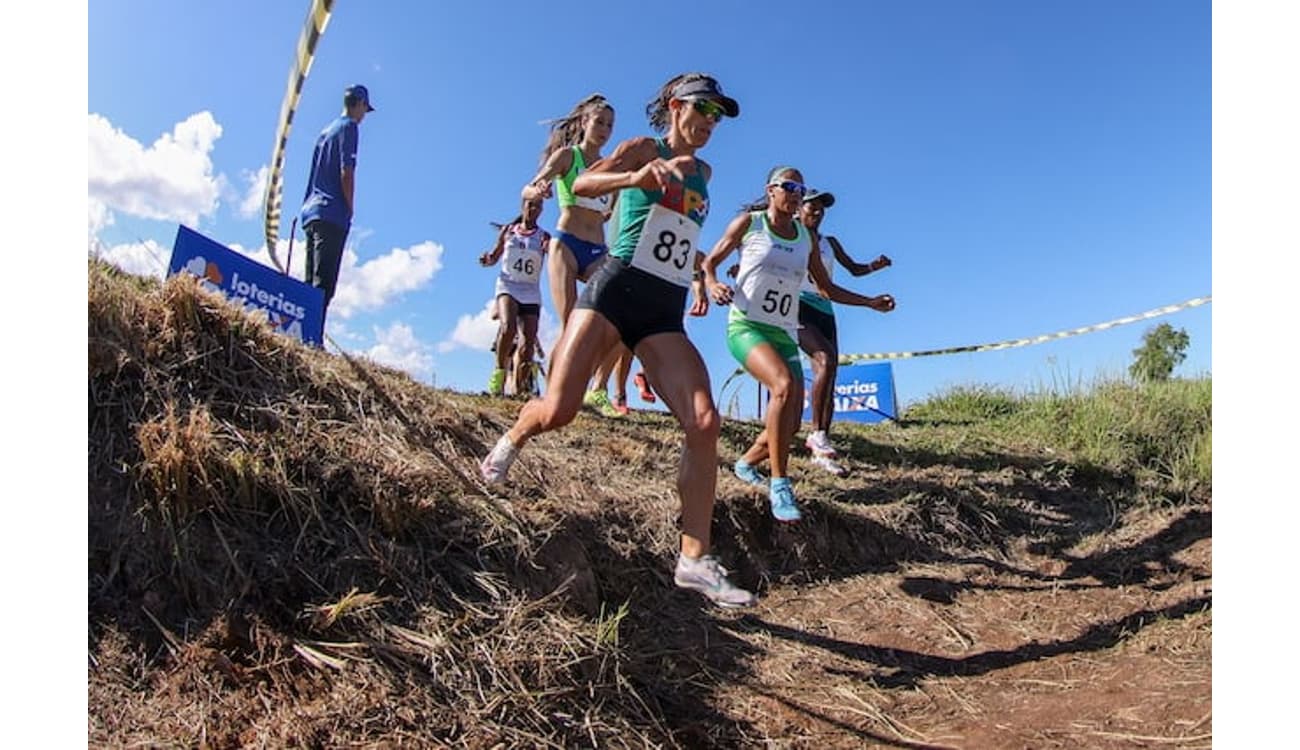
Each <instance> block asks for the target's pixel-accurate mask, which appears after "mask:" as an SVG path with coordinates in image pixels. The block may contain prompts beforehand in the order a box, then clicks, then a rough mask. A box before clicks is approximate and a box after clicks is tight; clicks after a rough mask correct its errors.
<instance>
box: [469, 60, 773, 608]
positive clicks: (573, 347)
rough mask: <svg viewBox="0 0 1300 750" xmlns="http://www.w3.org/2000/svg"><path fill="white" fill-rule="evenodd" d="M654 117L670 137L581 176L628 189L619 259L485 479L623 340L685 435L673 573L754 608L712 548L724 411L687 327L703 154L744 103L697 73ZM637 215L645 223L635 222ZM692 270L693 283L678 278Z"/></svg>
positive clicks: (567, 334) (500, 469)
mask: <svg viewBox="0 0 1300 750" xmlns="http://www.w3.org/2000/svg"><path fill="white" fill-rule="evenodd" d="M646 113H647V115H648V116H649V120H650V126H651V127H652V128H653V129H654V130H655V131H657V132H660V133H664V134H665V137H664V138H663V139H661V140H656V139H653V138H633V139H631V140H627V141H624V142H622V143H620V144H619V145H618V147H617V148H615V149H614V153H613V154H611V155H610V156H609V158H606V159H602V160H601V161H600V162H599V163H597V164H593V165H592V166H591V168H590V169H588V170H587V171H586V172H583V173H582V174H580V175H578V178H577V179H576V180H575V181H574V183H573V191H574V193H575V194H577V195H582V196H587V197H595V196H599V195H606V194H609V193H613V192H615V191H622V192H621V193H620V196H619V203H620V204H623V206H622V207H621V208H620V209H619V210H620V215H621V216H623V217H625V218H626V219H627V221H624V222H623V223H622V226H621V227H620V232H619V240H618V241H617V242H616V243H615V247H616V250H617V255H616V257H614V258H611V259H610V260H608V261H606V262H605V263H604V264H602V265H601V267H600V270H598V271H597V272H596V274H595V276H593V277H592V279H591V281H590V282H589V283H588V284H587V288H586V289H585V290H584V291H583V295H582V299H581V300H580V301H579V303H578V306H577V307H576V308H575V309H574V311H573V315H572V316H571V319H570V320H569V325H568V327H567V328H566V329H565V331H564V334H563V335H562V337H561V338H560V341H559V343H558V344H556V347H555V358H554V360H553V361H552V363H551V372H550V376H549V377H548V378H547V379H546V393H545V395H543V396H542V398H541V399H538V400H534V401H529V402H528V404H526V405H525V406H524V408H523V410H522V411H521V412H520V413H519V418H518V419H517V420H516V421H515V424H514V426H513V427H511V428H510V430H509V431H508V432H506V434H505V435H503V436H501V439H500V440H498V441H497V443H496V445H494V446H493V448H492V450H491V451H490V452H489V453H488V455H487V456H486V457H485V458H484V459H483V462H482V464H481V465H480V470H481V472H482V474H483V478H484V480H486V481H487V482H490V483H498V482H501V481H504V479H505V477H506V473H507V472H508V471H509V469H510V466H511V464H512V463H513V462H514V460H515V457H516V456H517V455H518V452H519V449H520V447H521V446H522V445H523V444H524V443H525V442H527V441H528V440H529V439H530V438H532V437H533V436H535V435H538V434H540V433H543V432H547V431H550V430H555V429H558V428H560V427H563V426H564V425H566V424H568V423H569V422H570V421H572V420H573V418H574V416H576V415H577V413H578V409H579V405H580V403H581V400H582V393H583V389H584V388H585V387H586V382H587V378H588V377H589V376H590V374H591V372H592V370H593V369H595V367H596V364H597V363H598V362H599V361H600V358H601V357H602V356H603V355H604V353H605V352H606V351H608V350H609V348H610V347H611V346H613V345H614V344H615V343H616V342H618V341H620V340H622V341H623V342H624V343H626V344H627V345H628V347H629V348H630V349H632V350H633V352H634V353H635V354H636V356H637V357H639V358H640V359H641V361H642V362H643V363H644V364H645V369H646V374H647V375H648V376H649V377H650V380H651V382H652V383H654V386H655V390H656V391H657V392H658V394H659V397H660V398H662V399H663V401H664V404H665V405H666V406H667V407H668V409H669V411H671V412H672V414H673V415H674V416H675V417H677V421H678V423H679V424H680V425H681V427H682V431H683V433H684V443H685V444H684V446H683V450H682V460H681V465H680V468H679V469H678V475H677V489H678V492H679V495H680V498H681V531H682V536H681V545H680V547H679V553H678V557H677V567H676V570H675V571H674V574H673V581H674V582H675V583H676V585H677V586H678V587H680V588H684V589H689V590H692V591H698V592H700V593H702V594H704V595H705V596H706V597H707V598H708V599H709V600H710V601H711V602H713V603H714V604H717V605H719V606H724V607H745V606H750V605H752V604H754V603H755V602H756V598H755V596H754V595H753V594H752V593H750V592H749V591H746V590H745V589H743V588H740V587H738V586H736V585H735V584H733V583H732V582H731V580H730V579H729V578H728V576H727V572H726V570H725V569H723V567H722V566H721V564H720V563H719V561H718V559H717V558H716V557H714V556H713V555H712V554H710V550H711V547H712V534H711V532H712V529H711V524H712V518H713V503H714V493H715V491H716V489H717V481H718V463H717V459H718V432H719V430H720V428H721V419H720V417H719V416H718V410H717V408H716V407H715V406H714V403H713V394H712V389H711V388H710V385H709V373H708V370H707V369H706V368H705V366H704V360H703V358H702V357H701V356H700V353H699V351H698V350H697V349H696V348H695V345H694V344H692V343H691V341H690V339H688V338H687V337H686V331H685V328H684V327H683V325H682V316H683V314H684V312H685V310H684V308H685V304H686V292H687V287H690V288H691V289H692V291H693V292H694V293H695V294H696V295H697V302H698V303H703V308H702V307H701V306H700V305H699V304H697V305H696V306H695V307H693V308H692V310H691V312H692V313H701V314H702V313H703V312H704V310H705V309H707V302H706V301H705V300H704V298H703V296H702V295H703V285H702V283H700V282H698V281H694V280H693V276H692V274H693V271H694V269H695V268H696V263H697V262H698V261H697V258H698V257H701V256H699V255H698V252H697V250H696V248H695V247H694V241H695V240H696V239H698V235H699V226H700V223H702V222H703V221H704V216H705V215H706V214H707V213H708V203H707V198H706V196H707V194H708V193H707V190H706V189H704V186H705V185H706V184H707V182H708V179H709V176H710V169H709V166H708V165H707V164H705V163H704V162H702V161H700V160H698V159H697V158H696V156H695V154H696V152H697V151H698V150H699V149H700V148H702V147H703V146H704V145H705V144H706V143H708V142H709V138H710V136H711V135H712V134H713V129H714V128H715V127H717V126H718V124H719V123H720V121H721V120H722V118H723V117H724V116H726V117H735V116H737V115H738V114H740V107H739V105H737V104H736V100H734V99H732V98H730V97H728V96H726V95H724V94H723V93H722V89H721V87H720V86H719V85H718V82H717V81H716V80H714V79H713V78H711V77H709V76H706V75H703V74H701V73H689V74H686V75H681V76H677V77H675V78H673V79H672V80H670V81H668V83H666V84H665V85H664V86H663V87H661V88H660V90H659V93H658V94H657V95H656V96H655V98H654V99H652V100H651V102H650V104H649V105H648V106H647V107H646ZM692 194H694V195H696V196H698V198H699V199H700V203H698V204H697V203H695V202H694V200H693V199H692V198H691V195H692ZM633 222H639V226H638V227H637V228H635V229H634V228H633V227H632V226H631V224H632V223H633ZM683 241H687V242H689V246H687V245H683V244H682V242H683ZM656 256H662V257H663V258H664V259H665V260H664V261H663V262H662V263H660V265H659V266H654V265H653V263H654V262H655V260H654V259H655V258H656ZM682 257H685V258H686V259H687V262H686V264H685V268H684V269H683V268H681V267H679V265H678V264H677V261H678V260H679V259H680V258H682ZM683 270H684V271H685V280H686V281H685V284H681V283H679V282H680V280H681V279H682V271H683Z"/></svg>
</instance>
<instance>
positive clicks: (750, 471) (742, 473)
mask: <svg viewBox="0 0 1300 750" xmlns="http://www.w3.org/2000/svg"><path fill="white" fill-rule="evenodd" d="M735 472H736V476H737V477H740V481H742V482H748V483H750V484H752V485H754V486H755V487H762V486H764V485H766V484H767V479H765V478H764V477H763V475H762V474H759V473H758V469H755V468H754V467H753V466H750V465H749V464H747V463H745V462H744V461H737V462H736V468H735Z"/></svg>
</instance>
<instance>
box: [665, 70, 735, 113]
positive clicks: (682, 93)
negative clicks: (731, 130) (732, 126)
mask: <svg viewBox="0 0 1300 750" xmlns="http://www.w3.org/2000/svg"><path fill="white" fill-rule="evenodd" d="M672 98H674V99H712V100H713V101H715V102H717V103H718V104H721V105H722V111H723V112H725V113H726V115H727V117H739V116H740V105H739V104H737V103H736V100H735V99H732V98H731V97H729V96H727V95H726V94H723V93H722V86H720V85H718V82H717V81H715V80H713V79H712V78H709V77H708V76H705V77H703V78H696V79H695V80H693V81H686V82H685V83H679V84H677V87H676V88H674V89H673V93H672Z"/></svg>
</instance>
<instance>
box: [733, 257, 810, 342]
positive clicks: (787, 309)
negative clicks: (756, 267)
mask: <svg viewBox="0 0 1300 750" xmlns="http://www.w3.org/2000/svg"><path fill="white" fill-rule="evenodd" d="M800 286H801V284H800V279H799V276H798V275H797V274H789V275H782V274H779V273H774V272H772V271H767V272H762V271H760V272H758V273H755V274H754V281H753V286H752V289H753V291H752V292H750V293H749V294H748V295H747V296H748V297H749V309H748V310H746V311H745V317H746V318H749V319H750V320H752V321H754V322H756V323H767V324H768V325H773V326H776V327H777V328H783V329H785V330H787V331H793V330H797V329H798V328H799V287H800Z"/></svg>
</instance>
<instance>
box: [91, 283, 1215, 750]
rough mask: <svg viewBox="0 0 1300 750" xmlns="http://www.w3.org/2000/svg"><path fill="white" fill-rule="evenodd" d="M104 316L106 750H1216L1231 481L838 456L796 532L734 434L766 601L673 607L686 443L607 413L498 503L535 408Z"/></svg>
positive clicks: (107, 302)
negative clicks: (508, 454) (839, 470)
mask: <svg viewBox="0 0 1300 750" xmlns="http://www.w3.org/2000/svg"><path fill="white" fill-rule="evenodd" d="M92 271H94V267H92ZM90 292H91V293H90V295H89V299H90V303H91V304H90V348H89V354H88V360H89V363H90V366H89V384H90V388H89V407H90V431H89V441H88V444H89V451H88V452H89V458H88V468H89V502H88V509H89V516H88V532H89V554H88V576H87V584H88V609H89V612H88V636H89V638H88V640H89V643H88V650H89V661H90V664H89V666H88V671H87V681H88V685H87V689H88V704H89V710H88V717H87V724H88V727H87V729H88V744H89V745H90V746H92V747H201V748H242V747H277V748H278V747H310V748H334V747H421V748H422V747H431V746H436V747H457V748H464V747H468V748H484V749H485V750H486V749H489V748H490V749H492V750H496V749H497V748H505V747H511V748H513V747H526V748H533V747H548V748H569V747H602V748H603V747H637V748H639V747H674V748H675V747H682V748H697V747H742V748H750V747H753V748H817V749H818V750H823V749H826V748H849V747H852V748H858V747H892V748H969V749H972V750H981V749H983V748H1034V749H1037V748H1203V747H1209V746H1210V745H1211V740H1212V732H1213V724H1212V720H1211V718H1212V713H1211V655H1212V646H1211V633H1212V588H1211V584H1212V574H1211V569H1212V568H1211V558H1212V534H1211V531H1212V513H1211V503H1212V499H1211V492H1210V488H1209V487H1208V486H1206V487H1204V488H1203V489H1201V490H1199V491H1198V492H1196V493H1186V492H1180V491H1178V490H1177V489H1176V488H1173V487H1172V486H1165V485H1162V484H1161V482H1160V480H1159V477H1156V480H1155V482H1154V483H1153V482H1152V480H1151V479H1150V477H1147V476H1145V474H1143V473H1141V472H1133V471H1127V470H1123V469H1116V468H1113V467H1112V468H1107V467H1106V466H1102V465H1097V464H1095V463H1092V462H1090V461H1087V460H1081V459H1079V458H1078V457H1075V456H1071V455H1068V454H1067V453H1066V452H1064V451H1063V450H1062V449H1061V448H1060V446H1056V447H1053V446H1051V445H1045V444H1035V443H1033V441H1032V440H1028V439H1027V438H1026V437H1025V436H1022V435H1018V434H1014V432H1013V431H1008V430H997V429H994V428H992V427H989V426H988V425H985V424H982V423H980V422H978V421H958V422H944V421H940V420H934V421H933V422H930V423H924V422H921V421H920V420H916V421H914V422H912V423H909V424H908V425H906V426H904V425H901V424H898V425H891V426H878V427H876V428H874V429H871V430H866V429H855V428H850V427H848V426H845V427H844V428H843V429H842V430H839V429H838V428H837V436H836V439H837V442H838V444H839V445H840V448H841V451H842V453H843V454H844V455H845V456H846V457H848V460H850V461H851V462H852V463H853V466H854V472H853V473H852V474H851V475H850V476H848V477H844V478H832V477H830V475H828V474H826V473H824V472H822V471H820V470H819V469H817V468H816V467H814V466H812V465H811V464H810V463H809V461H808V457H807V456H806V451H802V450H797V451H796V454H795V456H793V458H792V475H793V476H795V477H796V478H797V483H798V487H799V490H798V491H799V496H800V504H801V507H802V508H803V509H804V512H805V517H804V519H803V520H802V521H801V522H800V523H799V524H798V525H797V526H794V527H787V526H783V525H781V524H779V523H776V522H775V521H773V520H772V517H771V515H770V512H769V509H768V507H767V501H766V498H765V493H763V492H759V491H756V490H755V489H754V488H753V487H750V486H749V485H745V484H743V483H741V482H740V481H739V480H737V479H735V478H734V476H732V473H731V471H730V467H731V462H732V461H734V460H735V458H736V457H737V456H738V455H740V453H741V452H742V451H743V450H744V449H745V448H746V447H747V446H748V445H749V444H750V442H751V441H752V440H753V439H754V436H755V435H756V434H757V432H758V430H759V427H758V425H756V424H753V423H746V422H742V421H739V420H732V419H728V420H724V422H723V426H722V435H721V437H720V441H719V457H718V464H719V465H718V470H719V483H718V487H717V496H718V503H717V504H716V506H715V508H714V514H713V523H712V534H713V540H712V541H713V550H714V552H715V553H716V554H717V555H718V556H719V557H720V559H721V560H723V561H724V564H726V565H729V566H732V567H733V568H734V570H733V580H735V581H736V582H738V583H740V584H741V585H744V586H746V587H748V588H751V589H753V590H755V591H757V592H759V593H760V595H761V599H760V601H759V603H758V605H757V606H756V607H754V608H752V609H749V610H745V611H729V610H719V609H715V608H711V607H710V606H709V605H708V604H707V602H706V601H705V600H704V598H703V597H701V596H700V595H699V594H697V593H695V592H689V591H683V590H680V589H677V588H676V587H674V586H673V584H672V565H673V564H674V561H675V559H676V556H677V553H678V549H679V527H678V522H679V514H680V505H679V501H678V497H677V490H676V476H677V469H678V462H679V460H680V456H681V431H680V427H679V426H678V425H677V424H676V421H675V420H673V419H671V418H670V417H667V416H666V415H663V414H659V413H639V414H638V413H633V414H632V415H630V416H629V417H627V418H625V419H623V420H607V419H602V418H600V417H597V416H595V415H593V414H588V413H584V414H582V415H580V416H579V417H578V419H577V420H576V421H575V423H574V424H573V425H572V426H570V427H569V428H567V429H564V430H560V431H556V432H553V433H547V434H545V435H540V436H538V437H537V438H536V439H535V440H534V441H532V442H530V444H529V445H528V448H527V451H526V454H525V455H523V456H521V458H520V459H519V461H518V462H517V464H516V468H515V469H514V471H513V473H512V478H511V482H510V484H509V486H508V487H507V488H505V489H503V490H500V491H497V490H488V489H485V488H480V487H478V486H477V485H476V484H475V483H474V482H473V481H472V479H471V478H472V477H474V476H476V475H477V469H476V466H477V463H478V461H479V459H480V458H481V457H482V456H483V455H484V454H485V453H486V452H487V450H488V449H489V448H490V446H491V445H492V444H493V443H494V442H495V441H496V439H497V438H498V437H499V436H500V434H501V433H502V431H504V429H505V427H506V426H507V425H509V424H510V423H511V421H512V420H513V419H514V416H515V414H516V413H517V411H518V403H517V402H509V401H503V400H500V399H488V398H486V397H482V396H476V395H469V394H456V393H451V392H443V391H434V390H432V389H429V388H428V387H427V386H424V385H422V384H418V383H415V382H413V381H411V380H410V379H409V378H407V377H406V376H404V375H402V374H400V373H395V372H390V371H386V370H383V369H381V368H376V367H374V366H371V365H367V364H364V363H362V362H357V361H354V360H352V359H351V358H340V357H334V356H330V355H327V354H325V353H322V352H315V351H306V350H300V349H297V348H291V349H289V350H286V349H285V348H284V347H283V342H282V341H280V340H279V339H278V338H277V337H275V335H274V334H271V333H270V332H269V331H264V330H262V328H260V327H258V326H257V325H254V324H253V323H251V322H250V321H248V320H247V319H246V316H244V315H243V313H240V312H238V311H232V310H231V309H229V308H228V306H226V305H225V304H224V303H223V302H222V301H220V300H219V299H214V298H212V297H211V295H207V294H205V293H202V292H201V291H200V290H198V288H197V284H195V283H193V282H192V281H185V280H173V281H172V282H170V283H169V284H168V285H167V286H166V287H164V288H161V289H160V288H158V287H157V286H156V285H151V284H148V283H143V282H140V281H138V280H133V279H129V278H123V275H121V274H118V273H115V272H110V271H107V270H103V269H100V270H98V271H96V272H94V273H92V275H91V289H90ZM1147 473H1150V472H1147Z"/></svg>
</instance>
